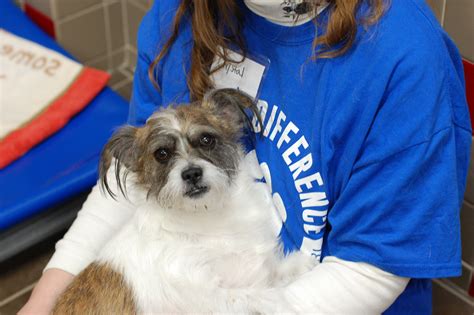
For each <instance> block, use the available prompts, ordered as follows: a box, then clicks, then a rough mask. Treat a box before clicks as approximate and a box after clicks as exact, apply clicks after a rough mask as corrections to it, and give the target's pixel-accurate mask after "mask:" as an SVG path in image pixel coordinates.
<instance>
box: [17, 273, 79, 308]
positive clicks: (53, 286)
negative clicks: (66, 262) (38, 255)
mask: <svg viewBox="0 0 474 315" xmlns="http://www.w3.org/2000/svg"><path fill="white" fill-rule="evenodd" d="M73 279H74V275H72V274H70V273H69V272H66V271H64V270H60V269H55V268H52V269H48V270H46V271H45V272H44V273H43V275H42V276H41V278H40V280H39V281H38V283H37V284H36V286H35V288H34V289H33V292H32V293H31V296H30V298H29V300H28V302H27V303H26V304H25V305H24V306H23V307H22V308H21V309H20V311H18V314H19V315H33V314H34V315H47V314H51V311H52V310H53V307H54V305H55V304H56V300H57V298H58V297H59V296H60V295H61V293H63V292H64V290H65V289H66V288H67V286H68V285H69V284H70V283H71V282H72V280H73Z"/></svg>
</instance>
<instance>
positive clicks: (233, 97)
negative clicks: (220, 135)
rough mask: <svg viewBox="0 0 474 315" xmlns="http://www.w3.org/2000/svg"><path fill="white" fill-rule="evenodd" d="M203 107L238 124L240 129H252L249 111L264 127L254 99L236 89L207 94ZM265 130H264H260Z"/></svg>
mask: <svg viewBox="0 0 474 315" xmlns="http://www.w3.org/2000/svg"><path fill="white" fill-rule="evenodd" d="M202 106H203V107H205V108H208V109H210V110H211V111H212V112H213V113H214V114H216V115H218V116H220V117H222V118H223V119H225V120H227V121H232V122H235V123H237V124H238V127H239V128H240V129H242V128H244V127H251V125H252V123H251V117H250V116H249V114H248V111H246V110H247V109H249V110H250V112H252V113H253V115H254V116H255V117H257V121H258V123H259V124H260V127H262V121H261V118H260V114H259V111H258V109H257V105H256V104H255V101H254V100H253V98H252V97H251V96H250V95H248V94H247V93H244V92H242V91H240V90H236V89H230V88H226V89H214V90H210V91H209V92H207V93H206V94H205V95H204V97H203V100H202ZM260 129H263V128H260Z"/></svg>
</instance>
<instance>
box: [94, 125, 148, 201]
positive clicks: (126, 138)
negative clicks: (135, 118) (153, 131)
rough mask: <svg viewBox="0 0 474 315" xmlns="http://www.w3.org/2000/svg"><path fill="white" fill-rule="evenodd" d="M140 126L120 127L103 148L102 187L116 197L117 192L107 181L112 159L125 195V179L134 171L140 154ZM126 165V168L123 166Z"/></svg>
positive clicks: (118, 181)
mask: <svg viewBox="0 0 474 315" xmlns="http://www.w3.org/2000/svg"><path fill="white" fill-rule="evenodd" d="M137 131H138V128H136V127H133V126H124V127H121V128H120V129H118V130H117V131H116V132H115V133H114V134H113V135H112V137H111V138H110V139H109V141H108V142H107V144H106V145H105V146H104V149H103V150H102V154H101V159H100V163H99V178H100V183H101V186H102V188H104V189H105V190H106V191H107V192H108V193H109V195H110V196H112V197H113V198H115V193H114V192H113V191H112V189H111V188H110V186H109V183H108V181H107V172H108V170H109V168H110V165H111V163H112V161H113V162H114V164H115V174H114V175H115V179H116V181H117V186H118V188H119V189H120V191H121V192H122V194H123V195H124V196H125V189H124V188H125V187H124V185H125V180H126V175H127V172H128V171H134V168H135V167H136V165H137V160H138V156H139V152H138V146H137V141H136V135H137ZM123 166H125V169H122V167H123Z"/></svg>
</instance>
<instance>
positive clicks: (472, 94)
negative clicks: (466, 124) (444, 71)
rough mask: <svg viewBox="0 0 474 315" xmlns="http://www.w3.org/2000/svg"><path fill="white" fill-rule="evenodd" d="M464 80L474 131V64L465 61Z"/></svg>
mask: <svg viewBox="0 0 474 315" xmlns="http://www.w3.org/2000/svg"><path fill="white" fill-rule="evenodd" d="M462 63H463V65H464V78H465V80H466V97H467V103H468V105H469V111H470V112H471V124H472V129H474V63H472V62H469V61H467V60H465V59H464V60H463V62H462Z"/></svg>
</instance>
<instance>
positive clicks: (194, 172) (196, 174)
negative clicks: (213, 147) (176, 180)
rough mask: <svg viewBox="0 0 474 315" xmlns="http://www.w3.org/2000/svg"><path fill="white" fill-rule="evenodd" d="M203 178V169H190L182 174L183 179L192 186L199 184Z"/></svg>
mask: <svg viewBox="0 0 474 315" xmlns="http://www.w3.org/2000/svg"><path fill="white" fill-rule="evenodd" d="M201 177H202V168H200V167H195V166H194V167H190V168H188V169H185V170H184V171H183V172H182V173H181V178H183V180H184V181H186V182H188V183H190V184H197V182H199V180H200V179H201Z"/></svg>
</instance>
